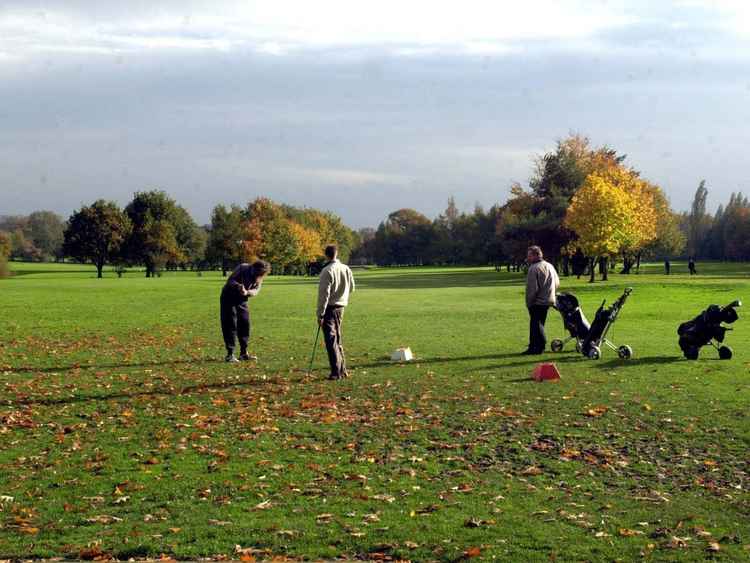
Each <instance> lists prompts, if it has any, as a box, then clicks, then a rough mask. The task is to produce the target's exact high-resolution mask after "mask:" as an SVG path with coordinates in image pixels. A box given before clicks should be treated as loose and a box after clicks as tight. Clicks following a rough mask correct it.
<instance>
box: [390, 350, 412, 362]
mask: <svg viewBox="0 0 750 563" xmlns="http://www.w3.org/2000/svg"><path fill="white" fill-rule="evenodd" d="M413 359H414V354H412V351H411V348H409V347H408V346H407V347H406V348H399V349H397V350H394V352H393V354H391V360H392V361H394V362H410V361H412V360H413Z"/></svg>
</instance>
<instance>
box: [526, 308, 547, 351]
mask: <svg viewBox="0 0 750 563" xmlns="http://www.w3.org/2000/svg"><path fill="white" fill-rule="evenodd" d="M548 310H549V305H532V306H531V307H529V350H531V351H532V352H544V349H545V348H546V347H547V335H546V334H544V323H545V322H547V311H548Z"/></svg>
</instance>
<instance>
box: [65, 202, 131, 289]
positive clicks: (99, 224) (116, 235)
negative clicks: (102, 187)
mask: <svg viewBox="0 0 750 563" xmlns="http://www.w3.org/2000/svg"><path fill="white" fill-rule="evenodd" d="M130 232H131V223H130V219H128V217H127V215H125V213H123V212H122V211H121V210H120V209H119V207H117V205H116V204H115V203H113V202H107V201H104V200H102V199H100V200H97V201H95V202H94V203H93V204H92V205H91V206H88V207H86V206H84V207H81V209H80V210H78V211H76V212H75V213H73V215H71V216H70V219H68V226H67V228H66V229H65V231H64V233H63V247H62V252H63V254H64V255H65V256H70V257H71V258H74V259H75V260H78V261H80V262H91V263H93V264H94V265H95V266H96V277H97V278H101V277H102V269H103V267H104V265H105V264H106V263H108V262H110V261H112V260H113V259H114V258H115V257H116V256H118V254H119V252H120V249H121V248H122V246H123V244H124V243H125V241H126V240H127V238H128V236H129V234H130Z"/></svg>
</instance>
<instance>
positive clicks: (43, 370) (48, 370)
mask: <svg viewBox="0 0 750 563" xmlns="http://www.w3.org/2000/svg"><path fill="white" fill-rule="evenodd" d="M221 363H224V360H221V359H211V358H205V359H202V360H164V361H155V362H139V363H136V364H126V363H119V364H114V363H112V364H69V365H64V366H52V367H35V366H21V367H16V368H10V369H9V370H8V371H10V372H13V373H55V372H58V371H72V370H74V369H120V368H149V367H159V366H179V365H189V364H221Z"/></svg>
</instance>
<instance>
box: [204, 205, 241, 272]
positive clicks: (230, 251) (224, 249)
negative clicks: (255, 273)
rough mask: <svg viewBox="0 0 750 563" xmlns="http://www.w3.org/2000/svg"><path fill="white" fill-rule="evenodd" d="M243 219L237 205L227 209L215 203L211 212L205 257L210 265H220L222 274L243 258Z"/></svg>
mask: <svg viewBox="0 0 750 563" xmlns="http://www.w3.org/2000/svg"><path fill="white" fill-rule="evenodd" d="M243 220H244V219H243V213H242V209H241V208H240V207H239V206H237V205H232V206H231V207H230V208H229V209H227V208H226V207H224V206H223V205H217V206H216V207H214V209H213V211H212V212H211V229H210V231H209V235H208V245H207V247H206V258H207V260H208V261H209V263H211V264H212V265H221V272H222V275H223V276H226V275H227V271H228V270H229V269H230V268H232V267H233V266H234V265H235V264H239V263H240V262H242V261H243V259H244V258H245V256H244V254H245V252H244V247H243V245H242V240H243V237H244V233H243V228H244V227H243Z"/></svg>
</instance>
